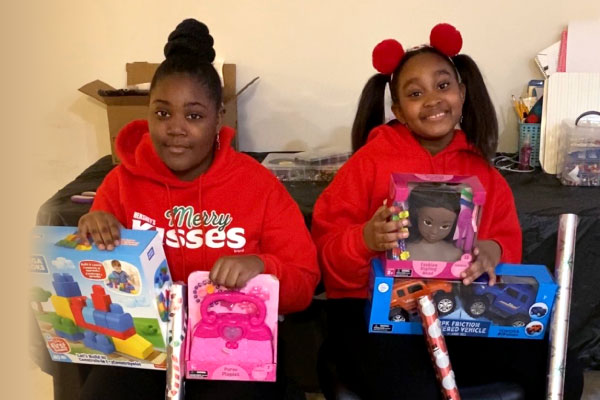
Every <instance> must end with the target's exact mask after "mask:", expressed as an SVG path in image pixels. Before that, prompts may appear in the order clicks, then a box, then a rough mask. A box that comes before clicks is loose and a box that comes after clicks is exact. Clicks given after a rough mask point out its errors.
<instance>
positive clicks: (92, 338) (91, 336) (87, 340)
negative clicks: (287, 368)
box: [83, 331, 96, 349]
mask: <svg viewBox="0 0 600 400" xmlns="http://www.w3.org/2000/svg"><path fill="white" fill-rule="evenodd" d="M83 344H85V345H86V346H87V347H89V348H90V349H95V348H96V334H95V333H94V332H92V331H85V332H84V333H83Z"/></svg>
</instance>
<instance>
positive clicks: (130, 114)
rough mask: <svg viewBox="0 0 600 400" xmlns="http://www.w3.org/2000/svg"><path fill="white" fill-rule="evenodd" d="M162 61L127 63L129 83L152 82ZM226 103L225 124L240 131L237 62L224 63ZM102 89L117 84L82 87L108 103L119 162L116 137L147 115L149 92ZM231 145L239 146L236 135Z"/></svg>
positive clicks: (81, 90)
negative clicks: (112, 92)
mask: <svg viewBox="0 0 600 400" xmlns="http://www.w3.org/2000/svg"><path fill="white" fill-rule="evenodd" d="M159 65H160V64H153V63H147V62H134V63H128V64H126V66H125V68H126V70H127V86H131V85H138V84H141V83H148V82H150V81H152V77H153V76H154V72H155V71H156V68H158V66H159ZM223 83H224V87H223V102H224V104H225V121H224V124H225V125H227V126H230V127H232V128H234V129H235V130H236V131H237V96H236V66H235V64H223ZM99 90H115V88H114V87H112V86H110V85H109V84H107V83H105V82H103V81H101V80H95V81H93V82H90V83H88V84H86V85H83V86H82V87H80V88H79V91H80V92H82V93H85V94H87V95H88V96H90V97H93V98H94V99H96V100H98V101H99V102H101V103H103V104H106V111H107V114H108V130H109V134H110V148H111V151H112V157H113V163H115V164H117V163H118V162H119V159H118V157H117V153H116V149H115V140H116V138H117V135H118V134H119V131H120V130H121V128H123V126H125V125H126V124H127V123H129V122H131V121H133V120H136V119H147V118H148V101H149V97H148V94H139V95H131V96H129V95H128V96H100V95H99V94H98V91H99ZM232 146H233V147H234V148H236V149H237V139H236V138H235V137H234V140H233V142H232Z"/></svg>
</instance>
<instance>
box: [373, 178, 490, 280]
mask: <svg viewBox="0 0 600 400" xmlns="http://www.w3.org/2000/svg"><path fill="white" fill-rule="evenodd" d="M484 203H485V190H484V189H483V186H482V185H481V183H480V182H479V179H477V177H475V176H455V175H428V174H392V175H391V178H390V188H389V195H388V199H387V204H388V205H390V206H391V205H394V206H396V207H398V208H399V209H400V212H399V213H398V214H396V215H393V216H392V217H391V219H392V220H396V221H397V220H401V219H404V218H407V219H408V220H409V226H408V227H406V228H404V229H407V230H408V232H409V236H408V239H401V240H399V241H398V247H396V248H393V249H391V250H388V251H386V252H385V255H382V257H381V259H382V262H383V266H384V271H385V275H386V276H395V277H421V278H440V279H458V278H459V277H460V273H461V272H462V271H464V270H465V269H466V268H468V267H469V266H470V265H471V261H472V259H473V255H472V253H473V247H474V244H475V240H476V239H477V228H478V226H479V219H480V215H481V208H482V206H483V204H484Z"/></svg>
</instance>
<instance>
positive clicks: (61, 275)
mask: <svg viewBox="0 0 600 400" xmlns="http://www.w3.org/2000/svg"><path fill="white" fill-rule="evenodd" d="M52 279H54V282H73V276H72V275H71V274H68V273H66V272H55V273H53V274H52Z"/></svg>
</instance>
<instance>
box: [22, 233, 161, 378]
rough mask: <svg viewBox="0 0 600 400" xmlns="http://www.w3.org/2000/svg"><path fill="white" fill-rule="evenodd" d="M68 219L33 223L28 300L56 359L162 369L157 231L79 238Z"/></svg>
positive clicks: (44, 338)
mask: <svg viewBox="0 0 600 400" xmlns="http://www.w3.org/2000/svg"><path fill="white" fill-rule="evenodd" d="M76 230H77V228H75V227H59V226H38V227H36V228H35V229H34V230H33V241H32V254H31V264H30V276H31V280H30V281H31V286H30V298H29V300H30V302H31V306H32V311H33V314H34V317H35V319H36V321H37V324H38V325H39V328H40V330H41V333H42V337H43V340H44V342H45V343H46V346H47V348H48V350H49V352H50V356H51V358H52V359H53V360H55V361H63V362H72V363H85V364H99V365H115V366H124V367H133V368H146V369H165V367H166V353H165V351H166V346H165V339H166V330H167V321H168V299H169V289H170V287H171V276H170V273H169V268H168V266H167V261H166V259H165V253H164V250H163V247H162V239H161V237H160V235H159V234H158V233H157V232H156V231H135V230H127V229H122V230H121V235H122V238H121V245H120V246H118V247H116V248H115V249H114V250H112V251H100V250H98V249H97V248H96V246H95V245H94V244H92V245H91V246H86V245H83V244H82V243H81V242H80V241H79V240H78V238H77V236H76V235H75V232H76Z"/></svg>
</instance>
